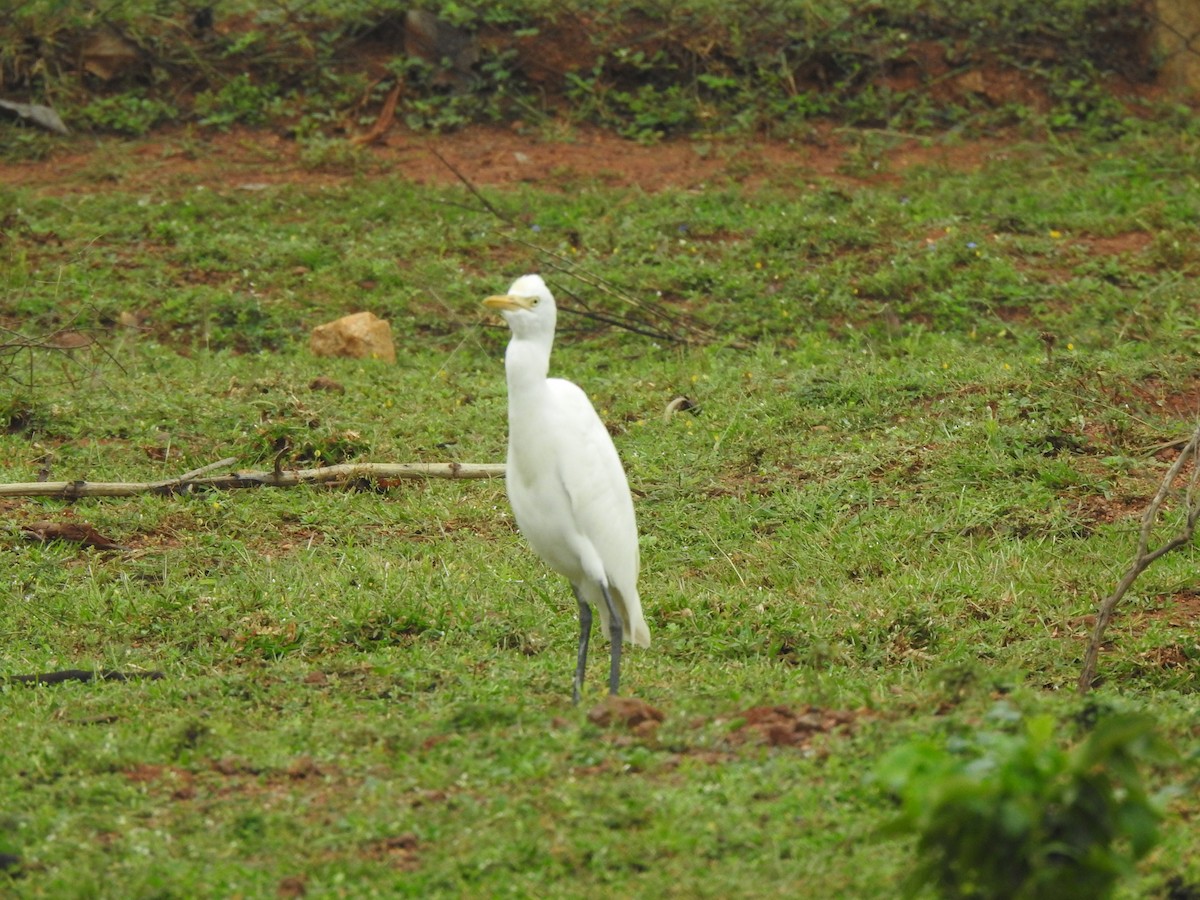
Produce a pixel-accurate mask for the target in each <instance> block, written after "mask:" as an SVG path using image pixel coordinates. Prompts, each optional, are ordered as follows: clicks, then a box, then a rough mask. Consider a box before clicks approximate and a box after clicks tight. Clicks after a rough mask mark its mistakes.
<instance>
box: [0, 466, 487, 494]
mask: <svg viewBox="0 0 1200 900" xmlns="http://www.w3.org/2000/svg"><path fill="white" fill-rule="evenodd" d="M235 462H237V460H236V459H234V458H232V457H231V458H229V459H223V460H220V461H219V462H215V463H210V464H209V465H207V466H202V467H201V468H199V469H194V470H192V471H191V472H186V473H184V474H183V475H180V476H178V477H176V478H168V479H166V480H165V481H41V482H27V483H22V484H0V497H57V498H59V499H62V500H74V499H76V498H78V497H131V496H133V495H135V494H183V493H188V492H190V491H195V490H218V491H223V490H233V489H234V488H253V487H297V486H299V485H302V484H348V483H355V482H361V481H374V482H376V483H380V484H385V483H386V482H388V481H396V480H400V479H413V478H501V477H503V475H504V464H503V463H455V462H451V463H344V464H342V465H337V466H323V467H321V468H319V469H278V470H276V471H272V472H237V471H234V472H230V473H228V474H225V475H210V476H206V477H199V476H201V475H204V473H205V472H211V471H212V470H213V469H221V468H225V467H227V466H230V465H232V464H233V463H235Z"/></svg>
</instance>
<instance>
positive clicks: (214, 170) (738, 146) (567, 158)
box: [0, 126, 1009, 194]
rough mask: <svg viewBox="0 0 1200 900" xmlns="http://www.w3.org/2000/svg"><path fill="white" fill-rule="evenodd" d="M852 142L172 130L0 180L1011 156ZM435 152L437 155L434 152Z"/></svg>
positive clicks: (30, 184)
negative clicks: (331, 143) (312, 162)
mask: <svg viewBox="0 0 1200 900" xmlns="http://www.w3.org/2000/svg"><path fill="white" fill-rule="evenodd" d="M854 148H855V144H854V141H853V135H851V134H848V133H845V132H839V131H836V130H835V129H834V128H833V127H832V126H826V127H822V128H820V129H816V130H814V132H813V133H812V135H811V136H810V137H809V138H808V139H806V140H793V141H782V140H739V141H728V142H720V141H711V140H674V141H665V142H662V143H658V144H653V145H645V144H639V143H636V142H633V141H629V140H626V139H624V138H621V137H618V136H616V135H613V134H610V133H607V132H603V131H598V130H585V129H579V130H576V131H573V132H571V134H570V135H569V137H567V138H564V139H561V140H555V139H547V138H545V137H544V136H542V135H540V134H537V133H530V132H528V131H526V130H524V129H522V128H520V127H515V128H484V127H476V128H470V129H465V130H463V131H459V132H455V133H452V134H444V135H425V134H418V133H413V132H409V131H405V130H402V129H395V130H393V131H392V132H390V133H389V134H388V135H387V136H385V138H384V139H383V140H382V141H381V142H379V143H378V144H376V145H373V146H371V147H368V148H366V149H365V150H364V154H365V155H364V158H363V159H362V160H361V161H360V165H358V166H354V167H351V168H342V169H341V170H337V169H322V168H319V167H317V168H314V167H311V166H306V165H305V163H304V160H303V153H302V149H303V148H302V147H301V146H300V145H299V144H298V143H297V142H296V141H294V140H292V139H289V138H288V137H287V136H285V135H282V134H279V133H276V132H271V131H251V130H237V131H231V132H229V133H225V134H213V135H205V136H204V138H203V139H202V140H199V141H198V140H196V139H195V138H193V137H188V136H186V135H184V134H182V133H179V134H164V135H157V136H154V137H151V138H147V139H145V140H140V141H126V140H119V139H115V138H114V139H110V140H104V141H100V142H98V143H94V144H90V145H89V146H88V147H87V148H81V149H78V150H72V151H67V152H63V153H59V154H56V155H54V156H52V157H51V158H49V159H44V160H37V161H29V162H18V163H4V164H0V182H2V183H6V184H12V185H21V186H23V187H25V188H28V189H32V190H36V191H39V192H42V193H51V194H59V193H62V194H71V193H90V192H95V191H99V190H112V189H119V190H125V191H134V192H136V191H161V192H167V193H170V192H172V191H182V190H185V189H194V188H195V187H196V186H197V185H204V186H206V187H209V188H212V189H228V190H249V191H253V190H259V189H261V188H263V187H265V186H269V185H280V184H299V185H305V186H311V187H319V186H322V185H334V184H339V183H344V182H349V181H352V180H354V179H358V178H361V177H363V175H364V174H367V175H375V176H398V177H401V178H403V179H405V180H407V181H410V182H413V183H415V184H429V185H447V184H454V183H458V182H459V177H458V175H456V174H455V173H454V172H453V171H452V170H451V169H450V168H449V167H448V166H447V165H446V164H445V163H444V162H443V161H442V160H440V159H438V156H437V155H436V154H440V155H441V156H443V157H444V158H445V159H446V160H448V161H449V162H451V163H452V164H453V165H454V167H455V168H457V169H458V170H459V171H460V172H461V173H462V174H463V176H465V177H466V178H468V179H470V181H471V182H472V183H473V184H476V185H480V186H501V185H517V184H531V185H537V186H539V187H541V188H545V189H560V190H570V189H572V188H574V187H576V186H577V185H578V184H579V182H580V181H599V182H601V183H603V184H606V185H610V186H614V187H637V188H640V189H642V190H648V191H656V190H663V189H667V188H683V189H687V188H698V187H700V186H703V185H706V184H711V183H714V182H733V183H737V184H742V185H745V186H747V187H756V186H761V185H763V184H766V183H771V184H780V183H786V182H788V181H793V182H795V184H796V185H797V187H798V188H803V187H804V186H805V184H806V180H807V179H812V178H824V179H830V178H832V179H837V180H840V181H845V182H851V183H870V182H872V181H894V180H895V178H896V175H897V174H898V173H901V172H903V171H905V170H907V169H910V168H913V167H915V166H945V167H947V168H951V169H956V170H964V169H970V168H974V167H978V166H982V165H985V164H986V163H987V162H988V161H989V160H990V159H992V158H996V157H998V156H1002V155H1004V154H1005V153H1007V152H1009V151H1008V149H1007V145H1006V142H1005V141H1004V140H1003V139H987V140H977V141H966V142H961V143H957V144H954V145H945V146H939V145H938V144H937V142H936V141H934V142H928V143H927V142H922V141H919V140H917V139H908V140H896V141H894V142H893V144H892V146H891V147H890V149H888V150H887V151H886V152H884V153H883V154H882V155H883V157H884V160H883V162H884V163H886V165H885V166H883V167H882V168H883V169H884V171H880V172H878V173H871V174H870V175H869V176H867V177H852V176H850V175H847V174H845V172H844V167H845V165H846V163H847V159H848V156H847V154H848V153H851V152H852V151H853V150H854ZM435 151H436V153H435Z"/></svg>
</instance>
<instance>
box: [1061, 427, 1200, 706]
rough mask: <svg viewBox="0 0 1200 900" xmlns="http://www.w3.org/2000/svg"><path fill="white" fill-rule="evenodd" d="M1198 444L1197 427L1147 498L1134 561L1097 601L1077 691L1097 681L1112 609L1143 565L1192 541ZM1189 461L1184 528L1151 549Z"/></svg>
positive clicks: (1198, 503)
mask: <svg viewBox="0 0 1200 900" xmlns="http://www.w3.org/2000/svg"><path fill="white" fill-rule="evenodd" d="M1198 445H1200V426H1197V428H1196V430H1195V431H1194V432H1193V433H1192V437H1191V439H1190V440H1189V441H1188V442H1187V443H1186V444H1184V445H1183V449H1182V450H1180V451H1179V457H1178V458H1177V459H1176V460H1175V462H1174V463H1173V464H1172V465H1171V468H1169V469H1168V470H1167V474H1166V475H1164V476H1163V479H1162V483H1161V484H1160V485H1159V486H1158V491H1157V493H1155V495H1154V499H1152V500H1151V501H1150V505H1149V506H1147V507H1146V511H1145V512H1144V513H1142V528H1141V532H1140V533H1139V535H1138V546H1137V554H1136V555H1135V556H1134V560H1133V564H1132V565H1130V567H1129V569H1128V571H1126V572H1125V575H1124V577H1122V578H1121V580H1120V582H1119V583H1118V584H1117V587H1116V590H1114V591H1113V592H1112V594H1110V595H1109V596H1108V597H1107V598H1105V600H1104V602H1103V603H1101V604H1100V609H1099V612H1097V614H1096V627H1095V628H1093V629H1092V638H1091V640H1090V641H1089V642H1088V648H1087V654H1086V655H1085V656H1084V659H1083V671H1082V672H1081V673H1080V675H1079V693H1081V694H1085V693H1087V692H1088V691H1089V690H1090V689H1091V687H1092V683H1093V682H1094V681H1095V680H1096V661H1097V659H1098V657H1099V655H1100V646H1101V644H1102V643H1103V642H1104V632H1105V630H1106V629H1107V628H1108V623H1109V621H1110V620H1111V619H1112V616H1113V611H1114V610H1115V609H1116V607H1117V604H1118V603H1120V602H1121V599H1122V598H1123V597H1124V596H1125V594H1126V592H1127V591H1128V590H1129V588H1130V587H1132V586H1133V583H1134V581H1136V580H1137V577H1138V576H1139V575H1141V574H1142V572H1144V571H1145V570H1146V568H1147V567H1148V566H1149V565H1150V564H1151V563H1152V562H1154V561H1155V560H1156V559H1158V558H1159V557H1160V556H1163V555H1165V554H1167V553H1170V552H1171V551H1172V550H1176V549H1178V548H1180V547H1185V546H1187V545H1188V544H1190V543H1191V542H1192V537H1193V536H1194V534H1195V532H1196V520H1197V518H1200V500H1197V497H1196V485H1197V477H1198V475H1200V466H1198V465H1197V452H1196V450H1197V446H1198ZM1189 461H1191V463H1192V471H1191V475H1190V476H1189V477H1188V482H1187V490H1186V492H1185V494H1184V497H1183V506H1184V512H1185V518H1184V525H1183V530H1182V531H1180V532H1179V533H1178V534H1176V535H1175V536H1174V537H1172V538H1170V539H1169V540H1167V541H1166V542H1165V543H1163V544H1161V545H1160V546H1158V547H1155V548H1154V549H1151V548H1150V538H1151V535H1152V532H1153V531H1154V523H1155V522H1156V521H1157V519H1158V513H1159V510H1160V509H1161V507H1162V505H1163V501H1164V500H1166V499H1167V497H1168V495H1170V494H1171V493H1172V485H1174V483H1175V479H1176V478H1178V477H1179V473H1180V472H1182V471H1183V469H1184V467H1185V466H1186V465H1187V464H1188V462H1189Z"/></svg>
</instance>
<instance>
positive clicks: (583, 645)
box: [571, 585, 592, 706]
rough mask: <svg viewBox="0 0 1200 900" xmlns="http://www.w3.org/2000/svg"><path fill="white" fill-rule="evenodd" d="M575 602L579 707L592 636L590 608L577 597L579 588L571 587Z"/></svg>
mask: <svg viewBox="0 0 1200 900" xmlns="http://www.w3.org/2000/svg"><path fill="white" fill-rule="evenodd" d="M571 590H572V591H574V592H575V602H576V603H578V604H579V659H578V660H577V662H576V663H575V693H574V697H575V705H576V706H578V705H579V694H580V692H581V691H582V690H583V673H584V670H585V669H586V668H587V651H588V638H590V637H591V635H592V608H591V607H590V606H588V605H587V603H586V602H585V601H584V599H583V598H582V597H580V596H579V588H577V587H575V585H571Z"/></svg>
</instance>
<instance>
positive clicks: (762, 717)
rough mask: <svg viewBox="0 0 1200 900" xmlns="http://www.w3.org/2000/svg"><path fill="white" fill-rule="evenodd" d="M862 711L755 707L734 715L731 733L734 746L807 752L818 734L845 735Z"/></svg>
mask: <svg viewBox="0 0 1200 900" xmlns="http://www.w3.org/2000/svg"><path fill="white" fill-rule="evenodd" d="M861 716H862V712H861V711H849V710H837V709H821V708H820V707H817V706H805V707H801V708H799V709H792V708H791V707H789V706H756V707H753V708H752V709H747V710H745V711H744V712H741V713H738V714H736V716H734V717H733V718H734V719H737V720H740V721H739V722H738V724H737V726H736V727H735V728H734V729H733V731H732V732H730V738H731V739H732V740H733V741H734V742H735V743H746V742H750V741H755V742H758V743H763V744H767V745H769V746H771V747H796V748H798V749H808V748H810V747H811V746H812V743H813V740H814V739H815V738H816V737H817V736H818V735H838V734H848V733H849V732H851V731H852V730H853V728H854V725H855V723H856V722H857V721H858V719H859V718H861Z"/></svg>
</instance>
